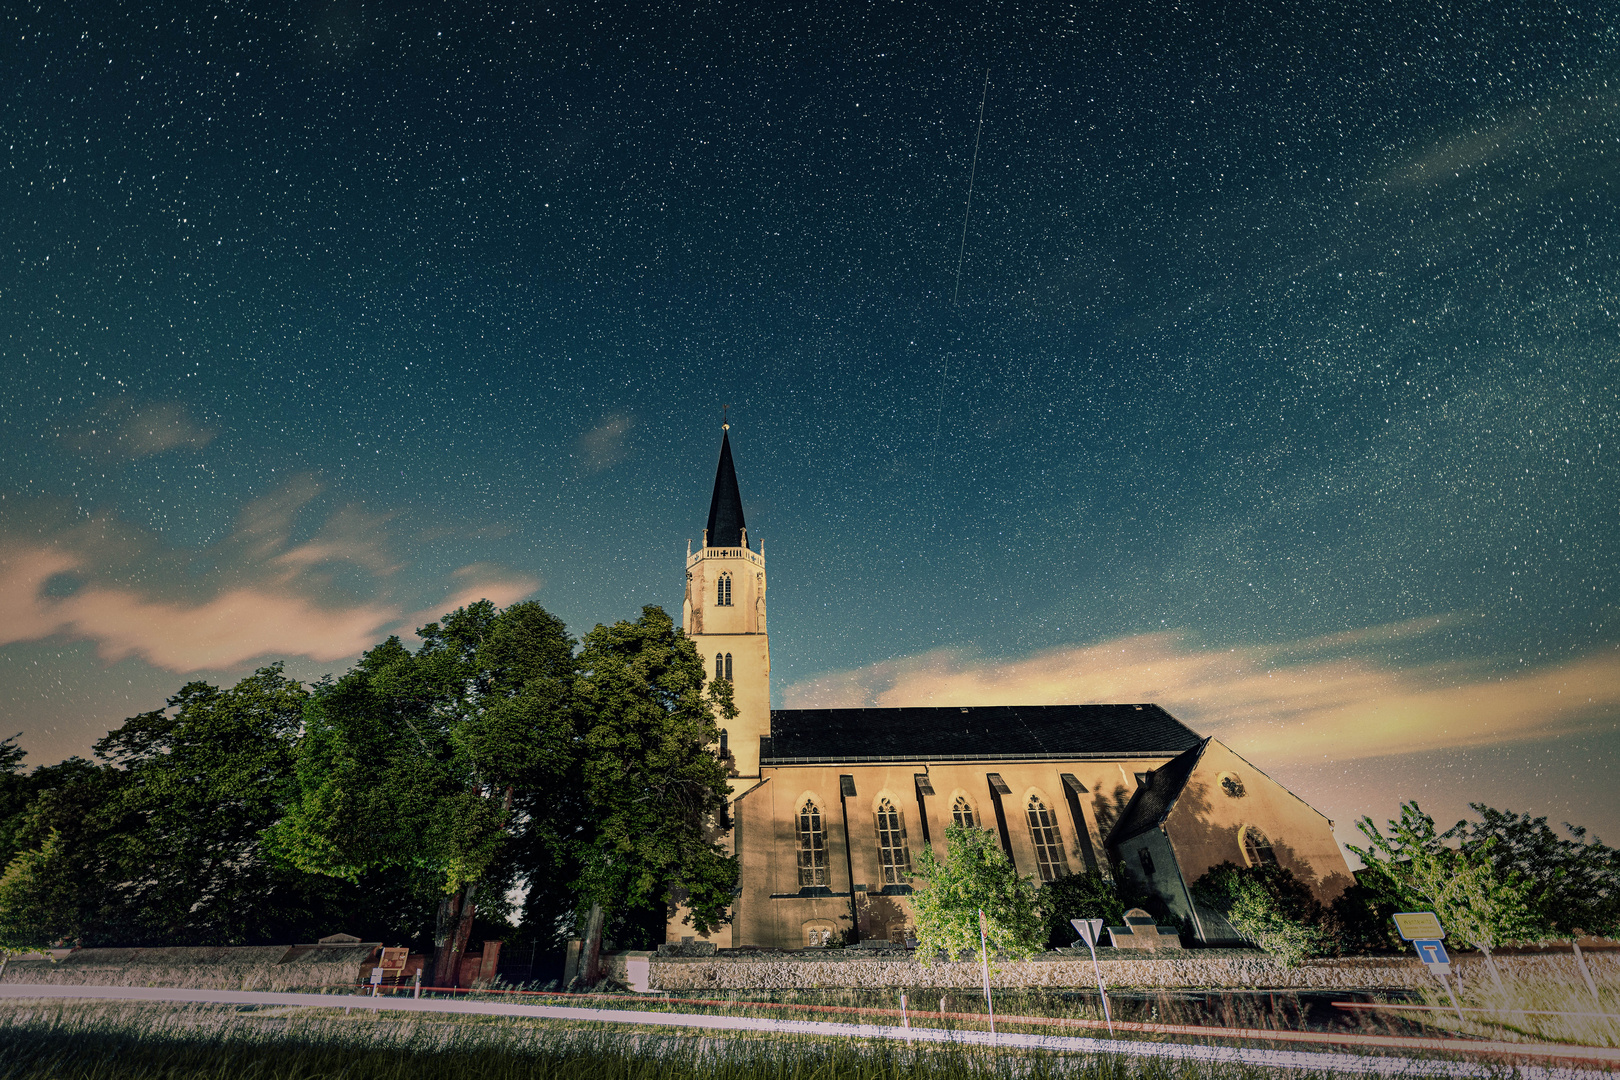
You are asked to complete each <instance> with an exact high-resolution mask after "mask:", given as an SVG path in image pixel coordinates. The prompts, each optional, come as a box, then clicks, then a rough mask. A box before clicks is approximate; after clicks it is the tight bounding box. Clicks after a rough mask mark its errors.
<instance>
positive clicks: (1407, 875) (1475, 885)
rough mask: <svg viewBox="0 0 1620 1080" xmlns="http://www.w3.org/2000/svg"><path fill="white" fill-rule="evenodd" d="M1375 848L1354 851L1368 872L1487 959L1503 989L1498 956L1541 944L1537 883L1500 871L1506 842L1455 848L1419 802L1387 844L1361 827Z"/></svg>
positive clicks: (1369, 826)
mask: <svg viewBox="0 0 1620 1080" xmlns="http://www.w3.org/2000/svg"><path fill="white" fill-rule="evenodd" d="M1356 827H1357V828H1358V829H1360V830H1361V833H1362V835H1363V836H1365V837H1366V838H1367V841H1368V844H1367V847H1365V848H1358V847H1355V846H1353V845H1347V846H1349V847H1350V850H1351V851H1353V852H1355V853H1356V854H1357V855H1358V856H1360V858H1361V860H1362V862H1364V863H1366V864H1367V869H1368V871H1369V873H1370V875H1371V876H1372V877H1374V878H1376V879H1379V880H1380V881H1381V882H1382V883H1383V885H1384V887H1385V888H1387V889H1388V890H1389V891H1390V893H1391V894H1393V895H1394V896H1395V897H1396V898H1397V899H1398V900H1399V901H1400V902H1401V903H1402V904H1403V905H1404V906H1408V907H1411V908H1417V909H1427V910H1431V911H1433V912H1434V913H1435V915H1436V916H1437V917H1438V918H1439V919H1440V923H1441V925H1442V926H1444V927H1445V928H1446V933H1447V935H1448V936H1450V937H1453V938H1456V939H1460V940H1461V941H1463V942H1465V943H1467V944H1468V945H1471V946H1473V947H1474V948H1476V949H1478V950H1479V951H1480V952H1482V953H1483V954H1484V955H1485V961H1486V963H1487V964H1488V965H1489V968H1490V972H1491V978H1492V979H1493V980H1494V981H1495V982H1496V984H1497V986H1498V988H1500V987H1501V984H1502V975H1501V972H1500V971H1499V970H1498V969H1497V966H1496V960H1495V958H1494V957H1493V956H1492V955H1491V950H1492V949H1494V948H1496V947H1497V946H1498V945H1501V944H1502V943H1504V942H1507V941H1526V940H1535V939H1537V938H1539V937H1541V936H1542V933H1543V929H1544V928H1543V927H1542V926H1541V925H1539V923H1538V920H1537V919H1536V917H1535V913H1534V912H1533V911H1532V910H1531V908H1530V894H1531V882H1530V881H1529V880H1528V879H1527V878H1525V877H1524V876H1523V875H1522V874H1520V873H1518V872H1517V870H1509V871H1508V872H1505V873H1504V872H1502V871H1500V870H1499V869H1498V867H1497V863H1496V861H1495V856H1494V851H1495V849H1496V847H1497V845H1498V844H1499V843H1500V842H1501V841H1500V840H1499V839H1498V838H1496V837H1489V838H1487V839H1486V840H1484V841H1483V842H1482V843H1481V844H1479V845H1478V846H1477V847H1475V848H1473V849H1472V850H1468V849H1464V848H1461V847H1451V846H1450V845H1449V844H1447V843H1446V840H1447V839H1448V838H1449V837H1450V836H1451V833H1449V832H1448V833H1440V832H1439V831H1437V830H1436V828H1435V824H1434V818H1432V817H1430V816H1429V815H1428V814H1425V813H1424V812H1423V811H1422V810H1421V809H1419V808H1418V804H1417V803H1415V802H1410V803H1403V804H1402V805H1401V816H1400V818H1399V820H1392V821H1390V822H1389V825H1388V828H1389V835H1388V836H1385V835H1384V834H1383V833H1382V832H1380V831H1379V829H1378V826H1377V825H1375V824H1374V823H1373V820H1372V818H1370V817H1363V818H1362V819H1361V820H1360V821H1358V822H1357V823H1356Z"/></svg>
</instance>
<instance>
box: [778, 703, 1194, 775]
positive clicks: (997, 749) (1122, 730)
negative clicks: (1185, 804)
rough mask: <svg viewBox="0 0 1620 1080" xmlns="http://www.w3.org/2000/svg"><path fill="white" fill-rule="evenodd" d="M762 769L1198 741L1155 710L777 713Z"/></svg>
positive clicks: (1092, 753) (1051, 754)
mask: <svg viewBox="0 0 1620 1080" xmlns="http://www.w3.org/2000/svg"><path fill="white" fill-rule="evenodd" d="M761 743H762V745H761V746H760V757H761V763H762V764H767V765H768V764H773V763H775V764H783V765H788V764H794V765H796V764H810V763H814V762H823V761H825V762H844V761H848V762H853V761H885V760H887V761H953V760H956V761H985V760H1016V759H1019V758H1064V757H1114V756H1122V755H1127V756H1128V755H1138V756H1145V757H1147V756H1159V755H1173V754H1179V753H1181V752H1182V751H1183V750H1186V749H1187V748H1188V747H1191V746H1196V745H1197V744H1198V735H1197V733H1196V732H1194V731H1192V730H1190V729H1189V728H1188V727H1187V726H1186V725H1184V724H1183V723H1181V721H1179V720H1177V719H1176V718H1175V717H1173V716H1171V715H1170V714H1169V713H1167V712H1165V711H1164V710H1163V709H1161V708H1159V707H1158V706H1157V705H988V706H975V707H972V708H959V707H956V706H943V707H929V708H922V709H778V710H775V711H773V712H772V713H771V737H770V738H769V739H765V740H761Z"/></svg>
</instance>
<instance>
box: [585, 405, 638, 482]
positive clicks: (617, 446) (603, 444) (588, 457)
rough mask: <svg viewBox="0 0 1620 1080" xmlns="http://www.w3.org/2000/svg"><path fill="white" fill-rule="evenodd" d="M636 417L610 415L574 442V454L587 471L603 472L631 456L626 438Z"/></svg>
mask: <svg viewBox="0 0 1620 1080" xmlns="http://www.w3.org/2000/svg"><path fill="white" fill-rule="evenodd" d="M635 426H636V418H635V417H633V416H626V415H624V414H622V413H620V414H617V415H614V416H609V417H607V418H606V419H604V420H603V421H602V422H601V423H600V424H597V425H596V426H595V427H593V428H591V430H589V431H587V432H585V433H584V434H583V435H581V436H580V437H579V438H578V439H576V440H575V442H574V456H575V457H576V458H577V459H578V460H579V462H580V466H581V467H582V468H583V469H584V470H585V471H586V472H601V471H602V470H603V469H606V468H610V467H611V466H614V465H617V464H618V463H619V462H621V461H623V460H624V459H625V458H627V457H629V456H630V447H629V445H628V441H627V439H626V438H625V436H627V435H628V434H629V433H630V429H631V428H633V427H635Z"/></svg>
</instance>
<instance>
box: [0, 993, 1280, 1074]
mask: <svg viewBox="0 0 1620 1080" xmlns="http://www.w3.org/2000/svg"><path fill="white" fill-rule="evenodd" d="M469 1021H471V1022H469ZM1276 1075H1277V1074H1276V1073H1274V1072H1269V1071H1267V1070H1262V1069H1255V1068H1248V1067H1242V1066H1225V1065H1221V1066H1195V1065H1188V1064H1182V1063H1172V1062H1165V1061H1158V1060H1152V1059H1146V1060H1144V1059H1135V1058H1131V1059H1126V1058H1115V1057H1106V1056H1089V1057H1088V1056H1079V1055H1048V1054H1034V1053H1016V1052H1008V1051H1001V1052H994V1051H990V1050H986V1049H982V1048H968V1047H925V1048H917V1049H912V1048H909V1047H906V1046H905V1045H903V1044H895V1043H887V1042H873V1043H861V1042H857V1041H850V1040H824V1039H805V1038H784V1037H780V1036H777V1037H765V1038H729V1037H719V1036H716V1035H713V1034H706V1033H701V1032H690V1031H680V1032H674V1031H658V1030H656V1029H655V1030H642V1031H637V1032H633V1033H627V1032H625V1031H623V1030H622V1029H615V1030H607V1029H604V1028H600V1027H591V1026H586V1025H559V1024H555V1023H547V1022H544V1021H528V1020H507V1019H505V1018H454V1019H443V1018H434V1019H432V1020H421V1019H418V1018H415V1017H408V1018H401V1017H400V1015H399V1014H395V1016H394V1017H388V1016H386V1015H385V1016H383V1017H372V1016H363V1015H359V1014H355V1015H351V1016H341V1015H340V1016H330V1015H326V1016H313V1015H309V1014H304V1013H302V1012H299V1011H294V1012H291V1013H285V1012H278V1011H246V1012H245V1011H241V1010H238V1009H234V1008H227V1007H198V1008H175V1007H158V1006H130V1005H123V1004H118V1005H108V1006H100V1005H95V1006H86V1005H60V1006H58V1005H47V1006H38V1005H34V1006H19V1007H13V1008H8V1009H4V1010H0V1080H47V1078H48V1080H339V1078H341V1080H469V1078H477V1080H554V1078H555V1080H563V1078H567V1080H834V1078H837V1080H899V1078H902V1077H904V1078H907V1080H993V1078H994V1080H1000V1078H1003V1077H1006V1078H1012V1077H1017V1078H1020V1080H1024V1078H1028V1080H1047V1078H1050V1080H1171V1078H1176V1080H1261V1078H1269V1077H1274V1076H1276ZM1293 1075H1305V1074H1298V1073H1296V1074H1293Z"/></svg>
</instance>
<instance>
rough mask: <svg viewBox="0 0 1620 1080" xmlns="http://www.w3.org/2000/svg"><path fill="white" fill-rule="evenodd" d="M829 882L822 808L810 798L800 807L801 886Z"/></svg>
mask: <svg viewBox="0 0 1620 1080" xmlns="http://www.w3.org/2000/svg"><path fill="white" fill-rule="evenodd" d="M826 884H827V833H826V831H825V830H823V829H822V827H821V808H820V807H818V806H816V804H815V803H814V802H813V801H811V800H810V799H806V800H804V805H803V806H801V807H799V887H800V888H801V889H802V888H806V887H808V886H814V885H826Z"/></svg>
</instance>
